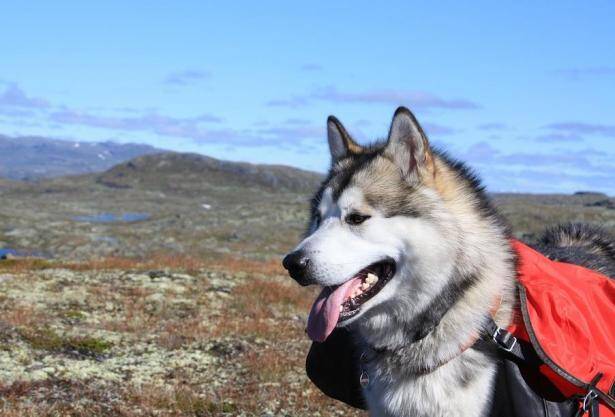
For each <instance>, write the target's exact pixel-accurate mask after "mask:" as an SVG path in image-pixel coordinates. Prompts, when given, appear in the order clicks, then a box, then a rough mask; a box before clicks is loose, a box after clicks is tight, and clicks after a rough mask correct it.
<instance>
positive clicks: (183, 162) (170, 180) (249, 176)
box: [97, 152, 323, 192]
mask: <svg viewBox="0 0 615 417" xmlns="http://www.w3.org/2000/svg"><path fill="white" fill-rule="evenodd" d="M322 179H323V176H322V174H318V173H316V172H311V171H304V170H302V169H298V168H293V167H289V166H284V165H266V164H250V163H247V162H231V161H222V160H219V159H215V158H211V157H208V156H204V155H198V154H191V153H172V152H167V153H159V154H153V155H145V156H140V157H138V158H135V159H132V160H130V161H128V162H125V163H122V164H119V165H117V166H115V167H113V168H111V169H110V170H108V171H106V172H104V173H102V174H100V175H98V176H97V182H98V183H99V184H103V185H106V186H108V187H112V188H146V189H175V190H178V189H185V190H198V189H200V188H201V186H205V185H207V184H211V185H216V186H218V187H220V186H232V187H236V186H240V187H242V186H243V187H250V186H257V187H265V188H269V189H274V190H278V189H285V190H291V191H297V192H303V191H313V190H314V189H315V188H316V187H317V186H318V184H319V183H320V182H321V181H322Z"/></svg>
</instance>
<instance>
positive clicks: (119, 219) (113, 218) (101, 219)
mask: <svg viewBox="0 0 615 417" xmlns="http://www.w3.org/2000/svg"><path fill="white" fill-rule="evenodd" d="M150 217H152V216H151V214H149V213H131V212H128V213H121V214H115V213H98V214H92V215H87V216H75V217H73V218H72V219H73V220H74V221H76V222H85V223H132V222H140V221H143V220H148V219H149V218H150Z"/></svg>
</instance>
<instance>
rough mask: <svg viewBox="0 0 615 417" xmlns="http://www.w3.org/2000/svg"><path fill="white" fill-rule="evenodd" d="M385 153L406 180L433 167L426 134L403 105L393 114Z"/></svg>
mask: <svg viewBox="0 0 615 417" xmlns="http://www.w3.org/2000/svg"><path fill="white" fill-rule="evenodd" d="M385 154H387V155H388V157H389V158H390V159H391V160H392V161H393V162H394V163H395V164H396V165H397V166H398V168H399V169H400V171H401V174H402V176H403V177H404V178H406V179H407V180H414V179H417V178H418V177H419V176H420V175H421V172H422V171H424V170H425V169H427V170H430V169H431V170H433V169H434V168H433V158H432V155H431V150H430V148H429V142H428V141H427V136H426V135H425V132H424V131H423V128H421V125H420V124H419V122H418V121H417V120H416V118H415V117H414V115H413V114H412V112H411V111H410V110H408V109H407V108H405V107H399V108H398V109H397V110H396V111H395V114H394V115H393V121H392V122H391V128H390V130H389V139H388V141H387V145H386V147H385ZM434 172H435V171H434Z"/></svg>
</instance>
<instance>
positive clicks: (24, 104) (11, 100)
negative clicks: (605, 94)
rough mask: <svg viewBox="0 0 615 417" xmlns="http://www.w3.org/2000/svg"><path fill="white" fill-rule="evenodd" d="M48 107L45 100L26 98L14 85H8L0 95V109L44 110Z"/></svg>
mask: <svg viewBox="0 0 615 417" xmlns="http://www.w3.org/2000/svg"><path fill="white" fill-rule="evenodd" d="M49 106H50V104H49V102H48V101H47V100H44V99H42V98H37V97H30V96H28V95H27V94H26V93H25V92H24V91H23V90H22V89H21V88H20V87H19V86H18V85H17V84H16V83H9V84H8V85H7V86H6V88H5V90H4V91H3V92H1V93H0V107H18V108H30V109H44V108H48V107H49Z"/></svg>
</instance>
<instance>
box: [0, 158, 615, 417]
mask: <svg viewBox="0 0 615 417" xmlns="http://www.w3.org/2000/svg"><path fill="white" fill-rule="evenodd" d="M320 180H321V176H320V175H319V174H316V173H312V172H307V171H301V170H298V169H294V168H290V167H285V166H266V165H251V164H245V163H235V162H226V161H219V160H216V159H213V158H208V157H204V156H199V155H193V154H178V153H158V154H149V155H144V156H139V157H137V158H135V159H131V160H129V161H127V162H122V163H119V164H118V165H115V166H113V167H111V168H110V169H108V170H106V171H103V172H98V173H85V174H79V175H73V176H60V177H54V178H39V179H36V180H31V181H18V180H14V179H0V250H1V251H2V253H1V255H2V256H3V257H4V258H5V259H4V260H1V261H0V415H2V416H3V417H4V416H6V417H17V416H20V417H21V416H49V417H51V416H75V417H77V416H79V417H81V416H82V417H85V416H88V417H90V416H126V417H131V416H195V417H196V416H335V415H351V416H352V415H356V416H359V415H364V414H363V413H362V412H359V411H355V410H352V409H350V408H348V407H346V406H344V405H342V404H341V403H336V402H335V401H332V400H329V399H327V398H326V397H325V396H324V395H322V394H321V393H320V392H319V391H318V390H317V389H316V388H315V387H314V386H312V385H311V383H310V382H309V380H308V379H307V377H306V375H305V372H304V360H305V355H306V353H307V349H308V347H309V341H308V339H307V337H306V336H305V334H304V327H305V322H306V317H307V313H308V309H309V307H310V305H311V303H312V300H313V299H314V296H315V289H312V290H310V289H305V288H301V287H299V286H298V285H297V284H296V283H294V282H293V281H292V280H290V279H289V278H288V277H287V276H286V274H285V273H284V271H283V269H282V267H281V265H280V260H281V258H282V256H283V254H284V253H285V252H286V251H288V250H289V249H290V248H292V246H293V245H294V244H295V243H296V242H297V241H298V240H299V236H300V235H301V234H302V233H303V230H304V227H305V223H306V221H307V215H308V204H307V203H308V200H309V198H310V196H311V193H312V192H313V191H314V190H315V188H316V187H317V186H318V183H319V181H320ZM537 191H539V190H537ZM492 198H493V199H494V201H495V203H496V205H497V206H498V208H499V210H500V211H501V213H502V214H503V215H504V216H505V218H506V219H507V220H508V221H509V222H510V224H511V226H512V230H513V232H514V235H515V236H516V237H518V238H522V239H524V240H526V241H530V242H531V241H532V240H534V239H536V238H537V236H538V235H539V234H540V232H541V231H542V230H543V229H544V228H545V227H547V226H549V225H554V224H557V223H560V222H564V221H583V222H589V223H593V224H599V225H601V226H603V227H605V228H606V229H607V230H609V231H610V232H614V231H615V199H614V198H612V197H608V196H606V195H604V194H599V193H592V192H579V193H576V194H575V195H540V194H495V195H492Z"/></svg>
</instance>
